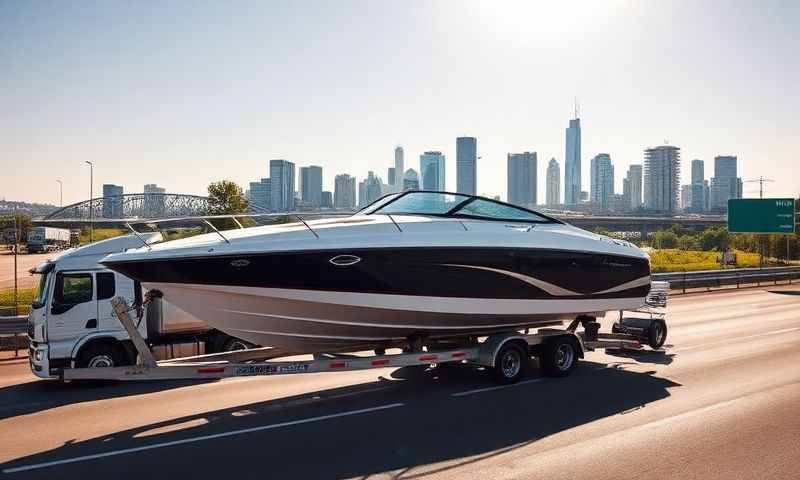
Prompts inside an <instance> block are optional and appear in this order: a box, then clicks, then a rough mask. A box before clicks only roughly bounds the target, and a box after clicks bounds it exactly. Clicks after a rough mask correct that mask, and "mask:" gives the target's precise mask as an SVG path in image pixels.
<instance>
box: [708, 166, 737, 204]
mask: <svg viewBox="0 0 800 480" xmlns="http://www.w3.org/2000/svg"><path fill="white" fill-rule="evenodd" d="M736 162H737V158H736V156H728V155H722V156H717V157H714V178H712V179H711V202H710V203H711V210H713V211H715V212H727V211H728V200H730V199H731V198H742V179H741V178H739V177H738V176H737V169H736Z"/></svg>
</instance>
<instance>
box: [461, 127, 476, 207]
mask: <svg viewBox="0 0 800 480" xmlns="http://www.w3.org/2000/svg"><path fill="white" fill-rule="evenodd" d="M477 167H478V139H476V138H475V137H458V138H456V192H458V193H465V194H467V195H475V192H476V191H477V190H478V188H477V180H478V171H477Z"/></svg>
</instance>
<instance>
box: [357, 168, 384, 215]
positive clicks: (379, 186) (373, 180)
mask: <svg viewBox="0 0 800 480" xmlns="http://www.w3.org/2000/svg"><path fill="white" fill-rule="evenodd" d="M383 192H384V186H383V182H382V181H381V178H380V177H379V176H377V175H375V173H374V172H372V171H370V172H368V173H367V178H365V179H364V181H363V182H360V183H359V184H358V206H359V207H366V206H367V205H369V204H370V203H372V202H374V201H375V200H377V199H379V198H381V196H383Z"/></svg>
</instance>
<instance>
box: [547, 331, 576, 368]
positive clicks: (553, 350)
mask: <svg viewBox="0 0 800 480" xmlns="http://www.w3.org/2000/svg"><path fill="white" fill-rule="evenodd" d="M540 360H541V364H542V368H543V369H544V373H545V374H546V375H547V376H549V377H566V376H567V375H569V374H570V373H572V370H573V369H574V368H575V366H576V365H577V364H578V347H577V345H576V344H575V340H574V339H572V338H568V337H559V338H554V339H552V340H551V341H550V342H548V343H547V344H546V345H545V348H544V353H543V354H542V356H541V357H540Z"/></svg>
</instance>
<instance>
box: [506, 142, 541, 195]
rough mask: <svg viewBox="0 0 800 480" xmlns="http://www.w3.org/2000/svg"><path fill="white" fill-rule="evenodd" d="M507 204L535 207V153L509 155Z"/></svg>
mask: <svg viewBox="0 0 800 480" xmlns="http://www.w3.org/2000/svg"><path fill="white" fill-rule="evenodd" d="M507 163H508V170H507V175H508V203H512V204H514V205H519V206H521V207H526V208H533V207H534V206H535V205H536V163H537V162H536V152H523V153H509V154H508V158H507Z"/></svg>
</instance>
